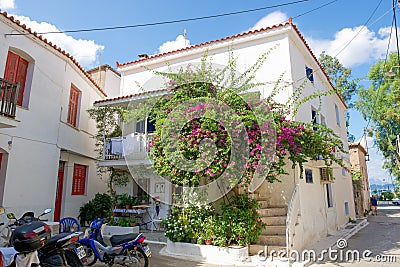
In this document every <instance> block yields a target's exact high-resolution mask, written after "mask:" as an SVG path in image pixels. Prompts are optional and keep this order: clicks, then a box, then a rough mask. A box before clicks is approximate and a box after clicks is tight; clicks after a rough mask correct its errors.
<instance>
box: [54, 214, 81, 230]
mask: <svg viewBox="0 0 400 267" xmlns="http://www.w3.org/2000/svg"><path fill="white" fill-rule="evenodd" d="M80 230H81V226H80V224H79V222H78V220H77V219H75V218H72V217H65V218H62V219H61V220H60V227H59V228H58V232H59V233H72V232H78V231H80Z"/></svg>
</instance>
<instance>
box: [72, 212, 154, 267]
mask: <svg viewBox="0 0 400 267" xmlns="http://www.w3.org/2000/svg"><path fill="white" fill-rule="evenodd" d="M105 226H106V224H105V223H104V219H96V220H94V221H93V222H92V223H91V224H90V228H89V229H87V231H86V234H85V236H84V238H82V239H80V240H79V241H78V242H79V243H80V244H81V245H83V246H84V248H85V253H86V258H87V262H86V264H85V265H87V266H91V265H93V264H95V263H96V261H97V260H100V261H101V262H103V263H106V264H108V266H109V267H111V266H112V265H114V264H120V265H123V266H143V267H148V265H149V257H150V256H151V251H150V249H149V247H148V245H147V244H145V243H144V240H145V237H144V236H143V235H142V234H125V235H113V236H111V238H110V242H111V246H107V245H106V244H105V242H104V239H103V234H102V231H103V230H104V227H105Z"/></svg>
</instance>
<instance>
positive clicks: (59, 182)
mask: <svg viewBox="0 0 400 267" xmlns="http://www.w3.org/2000/svg"><path fill="white" fill-rule="evenodd" d="M64 168H65V161H60V163H59V164H58V175H57V191H56V203H55V205H54V221H56V222H58V221H59V220H60V216H61V204H62V196H63V189H64Z"/></svg>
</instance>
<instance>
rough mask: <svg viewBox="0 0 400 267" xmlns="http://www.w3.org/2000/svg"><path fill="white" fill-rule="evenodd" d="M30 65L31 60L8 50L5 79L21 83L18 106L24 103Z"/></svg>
mask: <svg viewBox="0 0 400 267" xmlns="http://www.w3.org/2000/svg"><path fill="white" fill-rule="evenodd" d="M28 65H29V62H28V61H27V60H26V59H24V58H22V57H21V56H19V55H18V54H16V53H14V52H11V51H8V56H7V62H6V69H5V72H4V80H6V81H9V82H12V83H17V82H18V83H19V91H18V95H17V105H18V106H22V105H23V103H24V93H25V88H26V75H27V72H28Z"/></svg>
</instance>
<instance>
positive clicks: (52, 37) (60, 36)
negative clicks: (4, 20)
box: [14, 15, 104, 68]
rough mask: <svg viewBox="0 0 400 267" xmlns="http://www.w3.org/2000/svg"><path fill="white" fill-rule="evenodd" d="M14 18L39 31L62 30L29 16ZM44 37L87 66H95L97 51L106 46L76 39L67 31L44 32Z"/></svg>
mask: <svg viewBox="0 0 400 267" xmlns="http://www.w3.org/2000/svg"><path fill="white" fill-rule="evenodd" d="M14 18H15V19H17V20H19V21H20V22H21V23H22V24H25V25H26V26H27V27H28V28H31V29H32V30H33V31H35V32H38V33H41V32H54V31H60V30H59V29H58V28H57V27H56V26H54V25H52V24H49V23H47V22H37V21H33V20H31V19H30V18H28V17H24V16H16V15H14ZM43 37H44V38H46V39H47V40H48V41H50V42H52V43H53V44H55V45H57V46H59V47H61V48H62V49H64V50H65V51H67V52H68V53H70V54H71V55H72V56H73V57H74V58H75V59H76V60H77V61H78V62H79V63H80V64H81V65H82V66H83V67H86V68H90V67H93V65H94V64H95V63H96V55H97V53H98V52H100V51H102V50H104V46H102V45H98V44H96V43H95V42H94V41H93V40H83V39H74V38H73V37H71V36H68V35H66V34H65V33H56V34H44V35H43Z"/></svg>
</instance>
